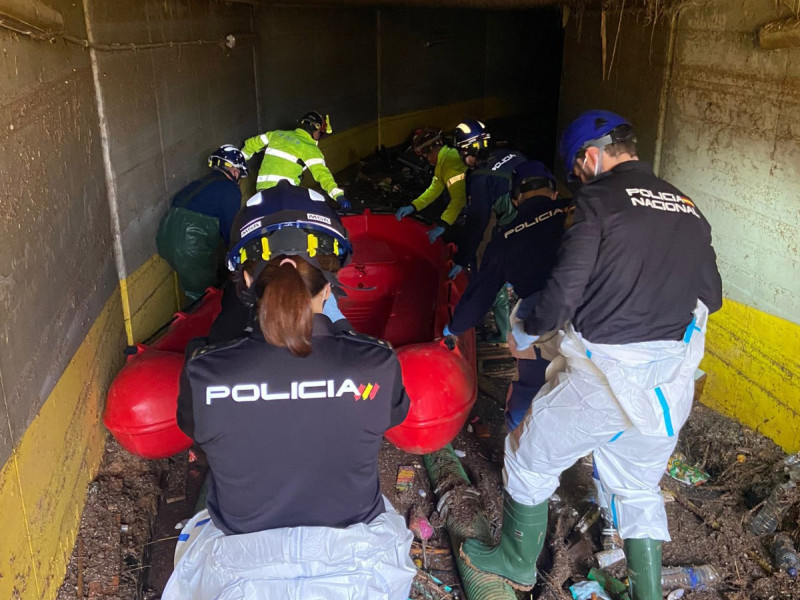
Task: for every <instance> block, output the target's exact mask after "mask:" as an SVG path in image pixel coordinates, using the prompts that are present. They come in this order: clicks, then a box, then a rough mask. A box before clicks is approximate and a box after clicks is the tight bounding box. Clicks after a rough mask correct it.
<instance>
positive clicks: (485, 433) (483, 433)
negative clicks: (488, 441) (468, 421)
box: [473, 423, 489, 438]
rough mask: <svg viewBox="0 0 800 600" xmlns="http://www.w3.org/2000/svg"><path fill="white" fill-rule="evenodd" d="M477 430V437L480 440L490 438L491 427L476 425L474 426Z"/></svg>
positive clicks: (481, 424)
mask: <svg viewBox="0 0 800 600" xmlns="http://www.w3.org/2000/svg"><path fill="white" fill-rule="evenodd" d="M473 428H474V430H475V435H476V436H477V437H479V438H488V437H489V427H488V425H485V424H484V423H476V424H475V425H474V426H473Z"/></svg>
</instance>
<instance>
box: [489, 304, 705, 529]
mask: <svg viewBox="0 0 800 600" xmlns="http://www.w3.org/2000/svg"><path fill="white" fill-rule="evenodd" d="M707 318H708V309H707V308H706V307H705V305H704V304H703V303H702V302H698V305H697V308H696V309H695V314H694V319H693V321H692V323H691V325H690V326H689V328H687V331H686V336H685V337H684V340H683V341H675V342H671V341H668V342H643V343H638V344H625V345H608V344H592V343H590V342H588V341H586V340H584V339H583V338H582V337H581V335H580V334H579V333H577V332H575V330H574V329H573V328H572V326H571V324H567V327H566V329H565V331H564V332H562V333H561V334H560V343H559V354H560V356H559V357H557V358H556V360H554V361H553V362H552V363H551V364H550V366H549V367H548V371H547V383H546V384H545V385H544V387H543V388H542V389H541V390H540V392H539V393H538V394H537V396H536V399H535V400H534V402H533V404H532V406H531V410H530V411H529V412H528V413H527V414H526V415H525V420H524V421H523V423H522V425H521V426H519V427H517V429H515V430H514V432H513V433H512V434H511V435H509V437H508V438H506V454H505V468H504V471H503V477H504V481H505V484H506V489H507V490H508V492H509V494H510V495H511V497H512V498H513V499H514V500H516V501H517V502H521V503H523V504H538V503H540V502H544V501H546V500H547V499H548V498H549V497H550V496H551V495H552V494H553V492H555V490H556V488H557V487H558V483H559V476H560V475H561V473H562V472H563V471H564V470H565V469H567V468H568V467H570V466H571V465H572V464H573V463H574V462H575V461H577V460H578V459H579V458H581V457H583V456H586V455H587V454H589V453H594V460H595V465H596V467H597V472H598V475H599V478H600V483H601V486H600V491H601V494H602V497H601V498H600V503H601V505H605V506H608V507H609V508H610V510H611V513H612V516H613V519H614V521H615V526H616V527H617V528H618V530H619V532H620V535H621V536H622V537H623V538H625V539H628V538H652V539H660V540H669V539H670V538H669V531H668V528H667V517H666V513H665V511H664V502H663V498H662V497H661V494H660V488H659V486H658V482H659V480H660V479H661V476H662V475H663V473H664V469H665V467H666V464H667V461H668V460H669V457H670V455H671V454H672V451H673V450H674V448H675V444H676V443H677V439H678V433H679V431H680V428H681V427H682V426H683V424H684V422H685V421H686V419H687V417H688V416H689V411H690V410H691V406H692V398H693V395H694V372H695V369H696V368H697V366H698V364H699V363H700V359H701V358H702V357H703V350H704V342H705V331H706V321H707Z"/></svg>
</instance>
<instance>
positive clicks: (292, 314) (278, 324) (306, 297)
mask: <svg viewBox="0 0 800 600" xmlns="http://www.w3.org/2000/svg"><path fill="white" fill-rule="evenodd" d="M315 258H316V260H317V262H318V264H319V266H320V267H322V268H323V269H325V270H326V271H330V272H332V273H335V272H336V271H338V270H339V259H338V258H336V256H334V255H332V254H328V255H318V256H316V257H315ZM290 261H291V262H290ZM281 263H283V264H281ZM292 263H294V264H292ZM257 264H258V263H257V262H256V261H254V260H252V261H247V262H246V263H245V264H244V270H245V271H247V272H248V273H250V274H252V273H253V271H254V269H255V267H256V265H257ZM295 265H296V266H295ZM326 283H328V282H327V280H326V279H325V277H323V275H322V272H321V271H320V270H319V269H317V268H316V267H315V266H313V265H311V264H310V263H309V262H308V261H306V260H304V259H303V258H301V257H299V256H287V255H285V254H279V255H278V256H276V257H275V258H273V259H272V260H270V261H269V262H268V263H267V265H266V266H265V267H264V269H263V270H262V271H261V273H260V274H259V275H258V278H257V279H256V280H255V281H254V282H253V283H252V285H251V289H252V291H253V294H254V296H255V297H256V298H257V299H258V300H257V304H256V310H257V314H258V324H259V327H260V328H261V332H262V333H263V334H264V339H265V340H266V341H267V343H269V344H272V345H273V346H279V347H281V348H286V349H287V350H289V352H291V353H292V354H294V355H295V356H308V355H309V354H311V329H312V326H313V320H314V312H313V310H312V308H311V298H313V297H314V296H316V295H317V294H319V293H320V292H321V291H322V289H323V288H324V287H325V284H326Z"/></svg>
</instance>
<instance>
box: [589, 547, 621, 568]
mask: <svg viewBox="0 0 800 600" xmlns="http://www.w3.org/2000/svg"><path fill="white" fill-rule="evenodd" d="M592 559H593V560H594V563H595V564H596V565H597V567H598V568H600V569H606V568H608V567H613V566H614V565H617V564H619V563H621V562H622V561H623V560H625V551H624V550H623V549H622V548H611V549H610V550H601V551H600V552H597V553H595V554H594V556H593V557H592Z"/></svg>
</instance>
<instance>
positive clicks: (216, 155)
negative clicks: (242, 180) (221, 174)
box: [208, 144, 249, 177]
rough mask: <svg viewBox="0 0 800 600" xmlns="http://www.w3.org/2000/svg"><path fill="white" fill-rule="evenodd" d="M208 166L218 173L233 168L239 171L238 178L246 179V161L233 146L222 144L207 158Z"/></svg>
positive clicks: (240, 152)
mask: <svg viewBox="0 0 800 600" xmlns="http://www.w3.org/2000/svg"><path fill="white" fill-rule="evenodd" d="M208 166H209V167H211V168H212V169H216V170H218V171H222V170H227V169H226V167H227V168H230V167H235V168H237V169H239V177H247V175H248V173H249V171H248V170H247V161H246V160H245V158H244V154H242V151H241V150H239V149H238V148H237V147H236V146H234V145H233V144H223V145H222V146H220V147H219V148H217V149H216V150H214V152H212V153H211V156H209V157H208Z"/></svg>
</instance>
